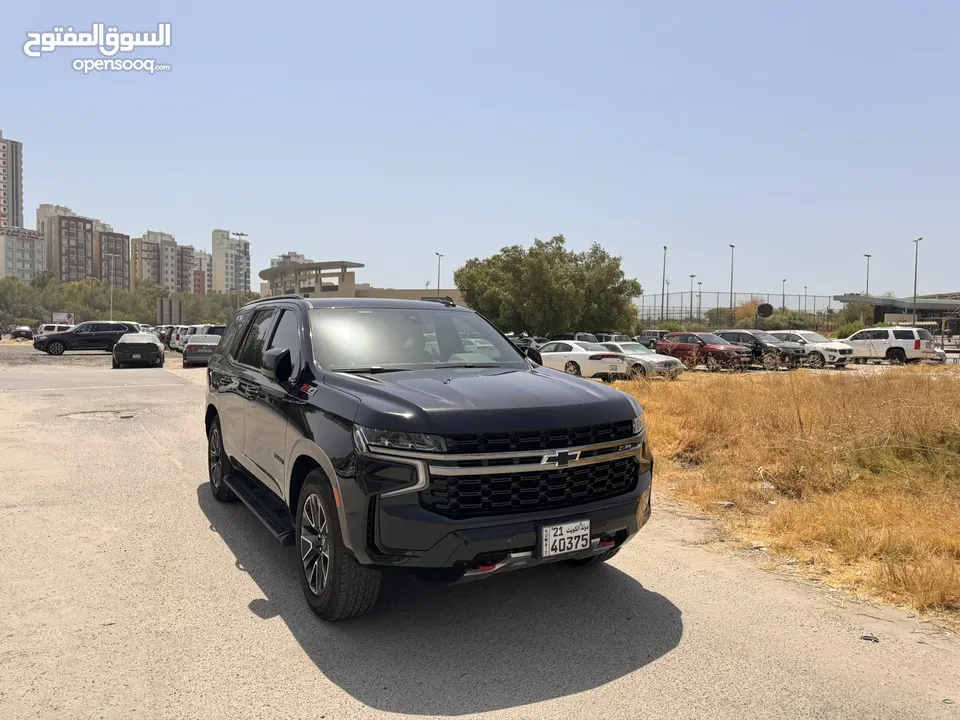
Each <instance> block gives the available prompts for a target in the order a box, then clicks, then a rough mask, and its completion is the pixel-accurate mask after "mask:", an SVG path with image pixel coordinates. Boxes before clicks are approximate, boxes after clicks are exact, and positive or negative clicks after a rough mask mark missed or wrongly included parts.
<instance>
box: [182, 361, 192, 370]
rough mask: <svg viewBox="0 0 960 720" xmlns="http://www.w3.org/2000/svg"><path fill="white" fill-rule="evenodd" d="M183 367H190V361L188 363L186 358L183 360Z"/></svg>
mask: <svg viewBox="0 0 960 720" xmlns="http://www.w3.org/2000/svg"><path fill="white" fill-rule="evenodd" d="M181 367H183V368H188V367H190V363H188V362H187V361H186V360H184V361H183V365H182V366H181Z"/></svg>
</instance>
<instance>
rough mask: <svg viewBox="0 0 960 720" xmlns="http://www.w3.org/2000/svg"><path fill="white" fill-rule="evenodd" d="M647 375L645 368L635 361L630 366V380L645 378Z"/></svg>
mask: <svg viewBox="0 0 960 720" xmlns="http://www.w3.org/2000/svg"><path fill="white" fill-rule="evenodd" d="M646 377H647V369H646V368H645V367H644V366H643V365H641V364H640V363H637V364H636V365H634V366H633V367H632V368H630V379H631V380H645V379H646Z"/></svg>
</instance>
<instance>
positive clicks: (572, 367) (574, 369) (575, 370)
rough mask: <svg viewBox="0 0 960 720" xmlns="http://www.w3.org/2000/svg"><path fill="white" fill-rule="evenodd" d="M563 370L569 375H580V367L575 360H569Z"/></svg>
mask: <svg viewBox="0 0 960 720" xmlns="http://www.w3.org/2000/svg"><path fill="white" fill-rule="evenodd" d="M563 371H564V372H565V373H567V374H568V375H579V374H580V367H579V366H578V365H577V364H576V363H575V362H568V363H567V364H566V365H564V367H563Z"/></svg>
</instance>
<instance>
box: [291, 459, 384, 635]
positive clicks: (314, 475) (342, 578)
mask: <svg viewBox="0 0 960 720" xmlns="http://www.w3.org/2000/svg"><path fill="white" fill-rule="evenodd" d="M296 529H297V542H296V548H297V552H298V556H299V557H300V563H299V564H298V574H299V575H300V585H301V586H302V587H303V595H304V597H305V598H306V600H307V604H308V605H310V609H311V610H313V612H314V613H316V614H317V615H318V616H319V617H321V618H322V619H324V620H328V621H331V622H333V621H337V620H346V619H348V618H352V617H357V616H358V615H363V614H364V613H367V612H369V611H370V610H371V609H372V608H373V606H374V604H375V603H376V602H377V597H378V596H379V595H380V580H381V574H380V571H379V570H374V569H372V568H368V567H364V566H363V565H361V564H360V563H358V562H357V559H356V558H355V557H354V556H353V555H352V554H351V553H350V551H349V550H347V547H346V545H344V544H343V536H342V534H341V532H340V518H339V516H338V515H337V507H336V503H335V502H334V499H333V489H332V488H331V487H330V483H329V481H328V480H327V477H326V476H325V475H324V474H323V472H321V471H319V470H314V471H313V472H311V473H310V474H309V475H307V477H306V479H305V480H304V485H303V489H302V490H301V491H300V500H299V502H298V503H297V525H296ZM323 548H326V552H324V551H323ZM324 558H326V564H324V562H323V561H324Z"/></svg>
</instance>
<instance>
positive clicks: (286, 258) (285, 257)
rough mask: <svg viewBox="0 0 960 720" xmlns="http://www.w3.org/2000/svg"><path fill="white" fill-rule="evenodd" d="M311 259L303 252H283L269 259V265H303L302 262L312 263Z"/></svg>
mask: <svg viewBox="0 0 960 720" xmlns="http://www.w3.org/2000/svg"><path fill="white" fill-rule="evenodd" d="M312 262H313V260H310V259H308V258H307V257H306V256H305V255H304V254H303V253H298V252H293V251H292V250H291V251H290V252H285V253H283V254H282V255H277V256H276V257H275V258H271V259H270V267H283V266H284V265H303V264H304V263H312Z"/></svg>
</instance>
